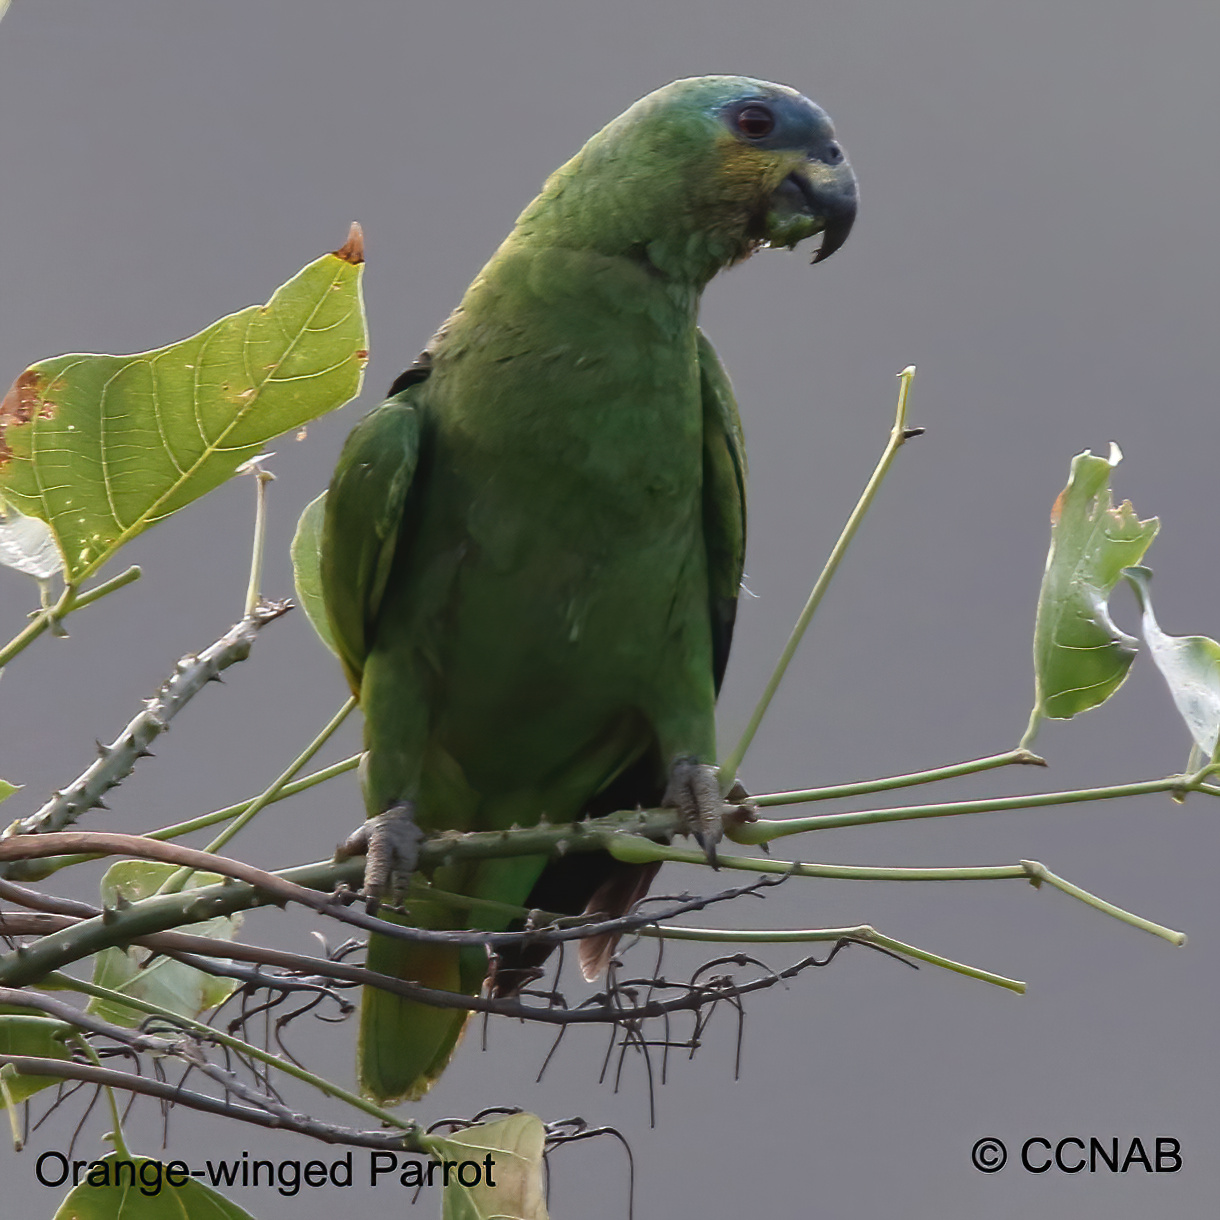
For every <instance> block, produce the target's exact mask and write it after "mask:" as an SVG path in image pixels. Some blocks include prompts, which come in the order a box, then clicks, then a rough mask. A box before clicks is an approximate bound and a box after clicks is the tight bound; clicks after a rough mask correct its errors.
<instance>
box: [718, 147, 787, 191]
mask: <svg viewBox="0 0 1220 1220" xmlns="http://www.w3.org/2000/svg"><path fill="white" fill-rule="evenodd" d="M716 149H717V152H718V153H719V154H720V164H721V171H720V172H721V174H722V176H723V177H724V178H725V179H726V180H727V181H728V182H729V183H730V184H731V185H730V190H731V192H732V193H733V194H734V195H737V196H740V197H745V198H752V199H755V198H762V197H765V196H768V195H770V194H771V193H772V192H773V191H775V190H776V188H777V187H778V186H779V184H780V183H781V182H783V180H784V179H785V178H786V177H787V176H788V175H789V174H790V173H791V172H792V171H793V170H794V169H796V168H797V166H799V165H801V164H803V162H804V157H803V156H802V155H801V154H800V153H799V152H792V151H788V150H780V151H777V150H774V149H766V148H751V147H750V145H748V144H743V143H742V142H741V141H740V140H738V139H736V138H735V137H734V136H732V135H730V134H729V133H728V132H726V133H725V134H724V135H723V136H720V137H718V138H717V140H716Z"/></svg>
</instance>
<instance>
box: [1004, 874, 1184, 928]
mask: <svg viewBox="0 0 1220 1220" xmlns="http://www.w3.org/2000/svg"><path fill="white" fill-rule="evenodd" d="M1021 864H1022V865H1023V866H1024V868H1025V870H1026V872H1027V873H1028V874H1029V879H1030V881H1031V882H1032V883H1033V885H1034V886H1040V885H1041V884H1042V882H1044V881H1045V882H1046V883H1047V885H1053V886H1054V887H1055V889H1057V890H1062V891H1063V892H1064V893H1065V894H1070V895H1071V896H1072V897H1073V898H1079V899H1080V901H1081V902H1085V903H1088V905H1089V906H1091V907H1096V908H1097V910H1099V911H1105V913H1106V914H1107V915H1113V916H1114V918H1115V919H1121V920H1122V922H1123V923H1129V924H1130V925H1131V926H1132V927H1133V928H1140V929H1141V930H1142V931H1144V932H1151V933H1152V935H1153V936H1159V937H1160V938H1161V939H1162V940H1167V941H1169V943H1170V944H1173V945H1178V946H1179V947H1180V946H1182V945H1184V944H1185V943H1186V933H1185V932H1175V931H1174V930H1173V929H1172V928H1166V927H1165V926H1164V925H1162V924H1159V923H1153V922H1152V920H1150V919H1144V918H1143V917H1142V916H1140V915H1133V914H1132V913H1131V912H1130V911H1124V910H1123V909H1122V908H1121V907H1116V906H1114V904H1113V903H1110V902H1106V900H1105V899H1104V898H1098V897H1097V895H1096V894H1090V893H1089V891H1088V890H1082V889H1081V888H1080V886H1078V885H1073V884H1072V883H1071V882H1070V881H1065V880H1064V879H1063V878H1062V877H1059V876H1056V874H1054V873H1052V872H1051V870H1050V869H1049V868H1047V867H1046V865H1045V864H1039V863H1038V861H1037V860H1022V861H1021Z"/></svg>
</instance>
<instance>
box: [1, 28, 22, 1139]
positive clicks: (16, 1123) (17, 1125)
mask: <svg viewBox="0 0 1220 1220" xmlns="http://www.w3.org/2000/svg"><path fill="white" fill-rule="evenodd" d="M3 13H4V9H3V7H2V4H0V16H2V15H3ZM16 1075H17V1070H16V1069H15V1068H14V1067H13V1065H12V1064H11V1063H6V1064H5V1065H4V1066H3V1067H0V1102H3V1104H4V1108H5V1109H6V1110H7V1111H8V1127H9V1131H10V1132H11V1133H12V1136H13V1151H14V1152H20V1151H21V1150H22V1149H23V1148H24V1147H25V1137H24V1136H23V1135H22V1133H21V1119H20V1118H18V1116H17V1099H16V1098H15V1097H14V1096H13V1090H12V1089H11V1088H9V1083H8V1082H9V1079H10V1077H13V1076H16Z"/></svg>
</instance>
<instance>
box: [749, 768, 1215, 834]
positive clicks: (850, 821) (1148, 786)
mask: <svg viewBox="0 0 1220 1220" xmlns="http://www.w3.org/2000/svg"><path fill="white" fill-rule="evenodd" d="M1190 788H1191V783H1190V780H1189V778H1188V777H1186V776H1183V775H1173V776H1169V777H1168V778H1167V779H1153V780H1145V781H1144V782H1143V783H1138V784H1115V785H1113V786H1111V787H1107V788H1077V789H1074V790H1071V791H1067V792H1035V793H1028V794H1026V795H1023V796H999V797H990V798H988V799H986V800H981V801H946V802H944V803H943V804H938V805H900V806H897V807H895V808H893V809H861V810H857V811H856V812H855V813H825V814H814V815H813V816H811V817H807V818H780V819H768V818H760V819H759V820H758V821H757V822H746V823H744V824H742V825H738V826H733V827H730V828H729V830H728V832H727V833H728V834H729V836H730V837H731V838H732V839H733V841H734V842H736V843H743V844H758V843H770V842H771V840H772V839H782V838H785V837H786V836H788V835H795V834H804V833H805V832H806V831H809V830H834V829H837V828H839V827H843V826H872V825H875V824H876V823H879V822H903V821H909V820H911V819H914V818H945V817H955V816H957V815H959V814H965V813H993V812H996V811H998V810H1003V809H1040V808H1042V807H1044V806H1047V805H1072V804H1077V803H1079V802H1081V801H1108V800H1113V799H1115V798H1117V797H1124V796H1148V795H1150V794H1153V793H1157V792H1178V791H1182V790H1189V789H1190ZM1200 790H1202V789H1200Z"/></svg>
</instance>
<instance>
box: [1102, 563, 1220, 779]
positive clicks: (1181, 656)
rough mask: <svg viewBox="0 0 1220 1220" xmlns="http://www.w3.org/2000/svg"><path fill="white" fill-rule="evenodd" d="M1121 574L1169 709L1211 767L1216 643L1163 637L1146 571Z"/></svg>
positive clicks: (1218, 685)
mask: <svg viewBox="0 0 1220 1220" xmlns="http://www.w3.org/2000/svg"><path fill="white" fill-rule="evenodd" d="M1123 575H1124V576H1125V577H1126V578H1127V582H1128V584H1130V586H1131V588H1132V589H1134V590H1135V596H1136V599H1137V600H1138V601H1139V604H1140V613H1141V615H1142V617H1143V632H1144V639H1145V640H1146V641H1147V643H1148V651H1149V652H1150V653H1151V654H1152V659H1153V661H1154V662H1155V663H1156V667H1157V669H1159V670H1160V671H1161V676H1162V677H1163V678H1164V679H1165V681H1166V683H1167V684H1168V686H1169V693H1170V694H1171V695H1172V696H1173V702H1174V705H1175V706H1176V707H1177V709H1178V712H1179V713H1180V714H1181V716H1182V719H1183V720H1185V721H1186V727H1187V728H1188V729H1189V730H1190V735H1191V737H1192V738H1193V739H1194V743H1195V745H1196V746H1198V748H1199V751H1200V753H1201V754H1202V755H1203V756H1204V757H1205V758H1207V759H1210V760H1211V761H1212V762H1215V761H1216V754H1217V749H1216V745H1217V739H1218V738H1220V644H1217V643H1216V641H1215V640H1212V639H1208V637H1207V636H1205V635H1166V634H1165V632H1163V631H1162V630H1161V628H1160V625H1159V624H1158V623H1157V621H1156V615H1155V614H1153V612H1152V593H1151V582H1152V572H1151V571H1150V570H1149V569H1148V568H1127V569H1126V570H1125V571H1124V572H1123Z"/></svg>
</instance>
